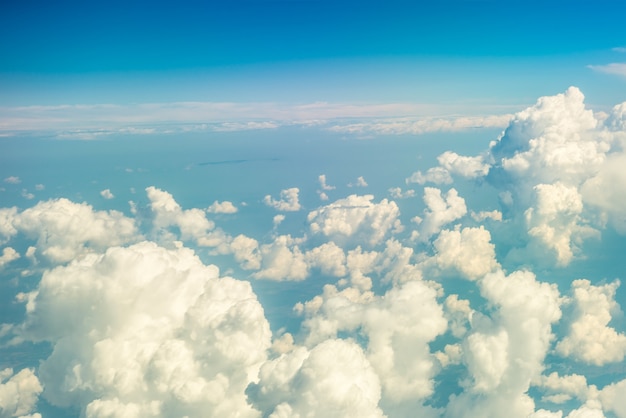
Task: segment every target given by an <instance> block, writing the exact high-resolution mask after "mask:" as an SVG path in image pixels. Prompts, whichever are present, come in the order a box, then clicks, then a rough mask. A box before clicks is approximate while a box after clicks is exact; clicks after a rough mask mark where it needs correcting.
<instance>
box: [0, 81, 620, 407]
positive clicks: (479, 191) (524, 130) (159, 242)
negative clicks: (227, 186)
mask: <svg viewBox="0 0 626 418" xmlns="http://www.w3.org/2000/svg"><path fill="white" fill-rule="evenodd" d="M625 115H626V104H621V105H617V106H615V107H614V108H613V109H612V111H611V112H610V113H608V114H603V113H599V112H598V113H594V111H592V110H591V109H588V108H587V106H586V105H585V103H584V96H583V95H582V93H581V92H580V91H579V90H578V89H576V88H574V87H572V88H570V89H568V90H567V91H566V92H565V93H563V94H558V95H556V96H552V97H543V98H540V99H539V100H538V101H537V103H536V104H535V105H533V106H531V107H529V108H528V109H526V110H523V111H521V112H519V113H517V114H516V115H514V116H513V117H512V118H511V119H510V122H509V124H508V126H507V127H506V129H505V130H504V131H503V133H502V134H501V135H500V136H499V137H497V138H495V139H494V140H493V141H491V143H485V144H484V150H483V152H482V153H479V154H478V155H474V156H464V155H460V154H457V153H456V152H455V151H452V150H450V151H446V152H443V153H441V154H440V155H439V157H438V158H436V160H434V161H433V163H434V166H433V167H430V168H428V167H426V168H422V169H421V170H418V171H416V168H415V167H410V168H409V169H408V170H407V172H406V173H403V174H401V176H400V177H398V178H397V179H396V180H397V184H394V185H393V186H397V187H390V186H389V185H386V187H385V188H384V192H383V193H384V194H386V195H387V198H384V197H383V196H378V195H376V194H375V192H374V191H373V190H372V189H374V188H375V187H374V184H375V183H376V181H375V179H376V177H375V170H373V171H372V172H371V173H369V172H368V173H365V175H366V177H367V179H368V181H369V184H370V185H368V183H367V182H366V181H365V179H364V177H363V176H358V174H359V173H351V174H350V176H349V177H346V178H347V179H355V178H356V179H357V180H356V182H354V181H353V182H351V183H349V184H348V185H346V182H347V180H345V181H344V182H342V183H341V184H344V187H341V186H339V184H340V183H339V181H337V182H336V184H337V186H333V185H329V184H328V182H327V176H326V175H325V174H322V175H319V177H317V178H315V177H313V178H311V179H309V180H310V183H311V184H312V185H313V187H314V188H313V190H311V191H306V190H305V189H304V187H305V186H306V184H303V185H299V184H298V185H297V186H298V187H292V188H288V189H284V190H282V191H281V192H280V194H279V195H278V197H275V196H276V194H275V192H274V197H273V196H272V194H267V193H268V192H270V193H271V190H261V191H258V193H257V194H252V193H250V195H247V197H246V200H245V201H244V200H243V199H239V198H236V197H229V196H222V195H220V196H210V197H209V199H208V200H206V202H204V201H203V203H202V204H201V205H198V206H201V207H191V208H189V207H187V208H183V206H181V204H179V203H178V202H177V201H176V199H175V197H174V196H175V194H176V193H170V191H166V190H163V189H161V188H158V187H156V186H149V187H147V188H145V194H143V195H141V196H140V195H139V194H137V195H136V196H134V197H133V201H132V202H131V210H130V215H126V214H124V213H123V212H120V211H115V210H106V211H105V210H98V209H96V208H94V207H93V206H90V205H89V204H88V203H76V202H72V201H70V200H68V199H65V198H52V199H49V200H42V201H40V202H38V203H34V204H33V203H31V206H30V207H27V208H18V207H10V208H0V245H1V248H0V274H2V276H1V277H2V279H3V282H2V283H3V286H5V287H3V290H5V289H7V291H9V292H13V293H12V294H11V297H12V298H13V299H14V302H15V303H13V304H12V305H11V307H10V308H11V309H13V308H15V309H17V310H19V311H20V315H19V316H15V318H16V319H15V320H12V321H5V320H4V318H3V319H2V322H7V323H6V324H5V323H3V324H0V344H1V345H0V350H15V349H16V348H17V349H22V348H23V349H24V350H29V349H30V350H32V348H29V347H32V346H33V343H34V345H35V346H36V347H47V348H46V350H47V351H44V349H41V348H38V349H39V350H40V351H38V352H37V355H38V356H39V357H38V358H37V362H36V364H35V363H33V364H32V365H30V364H28V365H22V366H20V367H17V366H16V367H12V368H11V367H4V366H3V370H2V371H0V417H19V416H22V417H33V418H35V417H38V418H41V415H40V412H39V411H40V410H41V411H43V410H45V408H39V406H42V405H43V406H45V405H46V404H50V405H53V406H55V407H57V408H60V409H59V410H61V411H65V412H67V413H68V416H81V417H83V416H84V417H93V418H96V417H101V418H104V417H120V418H122V417H123V418H126V417H138V418H139V417H189V418H191V417H207V416H218V417H258V418H260V417H269V418H288V417H293V418H296V417H300V418H304V417H355V418H356V417H359V418H360V417H372V418H375V417H380V418H382V417H390V418H403V417H408V416H421V417H427V418H435V417H437V418H466V417H482V418H502V417H511V418H602V417H606V418H615V417H617V418H626V403H625V401H624V399H626V375H625V372H624V368H623V362H624V358H625V357H626V333H625V331H624V323H623V312H622V311H621V309H623V307H624V301H623V293H620V291H621V289H620V283H621V282H620V280H619V278H615V277H598V276H597V275H593V274H592V273H594V270H593V268H594V267H593V266H594V264H592V262H596V263H600V262H603V261H602V260H605V259H602V260H599V261H598V260H587V258H588V257H592V256H593V254H595V253H592V252H588V253H586V251H587V250H588V249H589V246H591V245H596V246H597V248H600V249H606V248H608V246H609V245H613V244H612V243H608V244H607V243H605V240H606V239H608V238H607V236H609V237H613V238H612V239H614V240H615V242H622V241H619V240H620V239H622V238H621V237H622V236H621V235H620V234H622V235H623V234H624V233H625V232H626V221H625V219H626V218H625V217H624V214H625V213H626V200H624V198H623V196H624V195H626V189H625V186H624V184H626V178H625V177H624V170H623V166H624V164H625V163H626V152H625V151H624V145H625V144H626V116H625ZM507 118H508V117H507ZM411 173H412V174H411ZM16 174H20V176H21V177H22V178H25V177H23V176H22V174H21V173H16ZM316 175H317V173H316ZM7 178H13V177H7ZM14 178H15V179H17V176H14ZM405 178H406V180H404V179H405ZM333 179H335V177H333ZM18 180H19V179H18ZM290 180H291V179H290ZM403 181H404V182H405V184H404V185H403V186H402V187H404V188H405V189H403V188H401V187H400V185H401V183H402V182H403ZM294 182H295V177H294ZM6 184H7V185H10V184H17V183H16V182H15V181H13V180H12V181H7V182H6ZM468 184H469V185H470V186H468ZM20 187H21V186H20ZM142 187H145V185H144V186H142ZM357 187H368V189H367V191H368V194H358V193H356V192H357V191H360V190H362V189H360V188H357ZM407 187H408V189H406V188H407ZM16 190H17V189H16ZM110 190H115V194H116V195H117V196H118V198H116V199H113V193H111V191H110ZM118 190H121V188H120V189H118V188H112V189H105V190H103V191H102V194H101V196H102V197H104V199H102V198H101V197H99V196H98V195H97V194H96V198H97V199H98V200H100V201H101V203H104V204H106V205H113V204H116V201H117V200H120V199H119V196H121V195H122V192H121V191H119V192H118ZM137 190H139V189H137ZM485 190H487V191H488V192H485ZM105 192H108V193H105ZM172 192H174V191H172ZM370 192H371V193H370ZM132 193H135V191H134V190H133V192H132ZM327 193H328V194H330V195H331V196H332V198H333V200H331V199H330V197H329V196H328V194H327ZM341 193H344V194H343V195H341ZM471 193H475V194H476V195H477V196H478V197H476V196H473V195H471ZM311 196H312V197H313V198H314V201H316V202H317V203H313V204H312V203H310V202H312V200H311V199H310V197H311ZM339 196H344V197H339ZM390 196H391V198H389V197H390ZM216 197H219V200H216ZM318 198H319V199H318ZM224 199H229V200H224ZM300 199H302V202H303V203H301V201H300ZM320 199H321V200H322V204H321V205H320V204H319V202H320ZM394 199H396V200H397V201H396V200H394ZM400 199H402V200H400ZM211 202H213V203H211ZM233 202H239V203H237V206H235V204H234V203H233ZM246 202H247V203H246ZM305 203H306V204H305ZM311 205H315V206H317V205H319V206H317V207H315V206H311ZM104 207H106V208H110V207H112V206H104ZM303 207H306V208H307V212H308V213H307V212H305V211H303V210H302V208H303ZM276 211H278V212H281V213H279V214H276ZM268 213H270V214H269V215H268ZM246 216H250V219H251V220H249V219H248V218H246ZM262 217H265V218H267V219H261V218H262ZM263 228H265V229H263ZM607 233H610V234H611V235H609V234H607ZM615 237H617V238H615ZM603 245H604V247H602V246H603ZM594 248H595V247H594ZM611 254H613V253H611ZM606 257H607V259H608V257H614V255H610V254H609V255H607V256H606ZM586 261H589V264H584V263H585V262H586ZM609 261H611V260H610V259H609ZM576 263H578V264H576ZM572 265H574V266H576V267H579V266H586V267H585V269H582V268H581V269H580V271H584V272H586V273H585V274H590V277H583V275H582V273H581V275H580V276H579V275H578V273H576V272H574V273H572V271H573V270H574V269H569V270H568V266H572ZM218 266H220V267H221V270H222V271H224V272H225V273H220V268H219V267H218ZM589 266H591V267H589ZM589 272H591V273H589ZM597 274H598V275H599V274H600V273H597ZM230 276H233V277H230ZM563 276H567V277H566V278H564V279H563ZM283 292H284V293H283ZM620 295H621V296H620ZM7 300H8V299H7ZM7 309H8V308H7ZM7 352H8V351H7ZM0 354H2V351H0ZM5 363H6V362H5Z"/></svg>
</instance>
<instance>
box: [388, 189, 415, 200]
mask: <svg viewBox="0 0 626 418" xmlns="http://www.w3.org/2000/svg"><path fill="white" fill-rule="evenodd" d="M389 194H390V195H391V197H393V198H394V199H406V198H407V197H414V196H415V190H413V189H409V190H407V191H405V192H403V191H402V189H401V188H400V187H392V188H391V189H389Z"/></svg>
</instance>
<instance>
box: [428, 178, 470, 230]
mask: <svg viewBox="0 0 626 418" xmlns="http://www.w3.org/2000/svg"><path fill="white" fill-rule="evenodd" d="M424 203H426V209H424V218H423V220H422V221H421V223H420V230H419V233H420V237H421V239H423V240H427V239H429V238H430V237H431V236H433V235H435V234H437V233H438V232H439V231H440V230H441V227H443V226H444V225H446V224H449V223H450V222H453V221H456V220H457V219H459V218H461V217H463V216H464V215H465V214H466V213H467V206H465V200H464V199H463V198H462V197H460V196H459V194H458V192H457V191H456V189H450V190H448V192H447V193H446V194H445V195H442V194H441V190H439V189H436V188H434V187H425V188H424Z"/></svg>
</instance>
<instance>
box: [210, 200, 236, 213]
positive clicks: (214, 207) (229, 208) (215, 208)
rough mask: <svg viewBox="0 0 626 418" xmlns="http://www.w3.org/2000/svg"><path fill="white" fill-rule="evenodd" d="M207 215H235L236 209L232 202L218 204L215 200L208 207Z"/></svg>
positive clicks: (226, 201)
mask: <svg viewBox="0 0 626 418" xmlns="http://www.w3.org/2000/svg"><path fill="white" fill-rule="evenodd" d="M207 211H208V212H209V213H237V207H236V206H235V205H233V202H229V201H228V200H225V201H223V202H218V201H217V200H216V201H215V202H213V203H212V204H211V206H209V208H208V209H207Z"/></svg>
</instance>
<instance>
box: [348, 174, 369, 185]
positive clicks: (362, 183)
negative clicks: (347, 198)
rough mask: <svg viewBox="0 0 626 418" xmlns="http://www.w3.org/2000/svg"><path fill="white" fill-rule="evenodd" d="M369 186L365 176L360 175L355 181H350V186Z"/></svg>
mask: <svg viewBox="0 0 626 418" xmlns="http://www.w3.org/2000/svg"><path fill="white" fill-rule="evenodd" d="M367 186H369V185H368V184H367V182H366V181H365V179H364V178H363V176H359V178H357V179H356V181H355V182H354V183H349V184H348V187H367Z"/></svg>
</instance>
